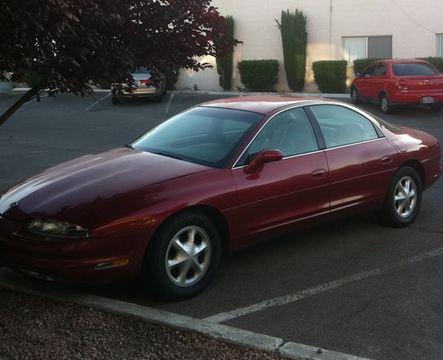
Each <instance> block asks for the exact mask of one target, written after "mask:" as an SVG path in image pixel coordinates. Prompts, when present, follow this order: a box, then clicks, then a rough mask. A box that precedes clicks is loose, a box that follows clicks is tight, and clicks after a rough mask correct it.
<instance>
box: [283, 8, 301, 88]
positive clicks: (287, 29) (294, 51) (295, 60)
mask: <svg viewBox="0 0 443 360" xmlns="http://www.w3.org/2000/svg"><path fill="white" fill-rule="evenodd" d="M277 26H278V28H279V29H280V33H281V39H282V44H283V57H284V64H285V70H286V79H287V81H288V86H289V88H290V89H291V90H293V91H302V90H303V88H304V86H305V77H306V46H307V43H308V33H307V32H306V16H305V15H304V13H303V12H302V11H299V10H295V12H293V13H292V12H290V11H289V10H287V11H282V13H281V21H280V22H278V21H277Z"/></svg>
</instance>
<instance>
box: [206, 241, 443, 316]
mask: <svg viewBox="0 0 443 360" xmlns="http://www.w3.org/2000/svg"><path fill="white" fill-rule="evenodd" d="M440 255H443V247H440V248H438V249H435V250H432V251H428V252H426V253H423V254H421V255H416V256H413V257H410V258H408V259H404V260H400V261H398V262H395V263H393V264H390V265H386V266H382V267H380V268H376V269H372V270H368V271H363V272H360V273H357V274H354V275H351V276H348V277H345V278H342V279H338V280H333V281H330V282H327V283H324V284H321V285H318V286H315V287H312V288H309V289H305V290H301V291H298V292H296V293H294V294H289V295H285V296H281V297H276V298H272V299H268V300H264V301H261V302H259V303H256V304H253V305H249V306H246V307H242V308H238V309H235V310H232V311H228V312H223V313H219V314H216V315H212V316H209V317H207V318H205V319H204V320H206V321H209V322H212V323H223V322H225V321H228V320H232V319H236V318H238V317H241V316H245V315H248V314H251V313H255V312H258V311H263V310H265V309H268V308H271V307H275V306H282V305H286V304H289V303H293V302H296V301H300V300H303V299H307V298H309V297H312V296H315V295H318V294H321V293H323V292H325V291H328V290H332V289H336V288H339V287H341V286H343V285H346V284H349V283H353V282H356V281H360V280H363V279H367V278H370V277H374V276H378V275H381V274H383V273H385V272H387V271H392V270H395V269H397V268H400V267H402V266H405V265H409V264H414V263H418V262H421V261H423V260H426V259H429V258H433V257H436V256H440Z"/></svg>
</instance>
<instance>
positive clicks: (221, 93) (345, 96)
mask: <svg viewBox="0 0 443 360" xmlns="http://www.w3.org/2000/svg"><path fill="white" fill-rule="evenodd" d="M170 92H171V93H176V94H195V95H216V96H260V95H274V96H282V95H283V96H290V97H321V98H334V99H349V97H350V95H349V94H323V93H295V92H281V93H280V92H241V91H211V90H208V91H205V90H197V91H195V90H172V91H170Z"/></svg>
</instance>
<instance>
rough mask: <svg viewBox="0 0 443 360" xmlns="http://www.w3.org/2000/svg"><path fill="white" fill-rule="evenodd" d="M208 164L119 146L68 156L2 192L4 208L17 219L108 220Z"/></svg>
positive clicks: (1, 208)
mask: <svg viewBox="0 0 443 360" xmlns="http://www.w3.org/2000/svg"><path fill="white" fill-rule="evenodd" d="M208 169H209V168H207V167H205V166H202V165H197V164H193V163H189V162H186V161H182V160H177V159H172V158H169V157H165V156H161V155H156V154H152V153H148V152H142V151H138V150H134V149H130V148H118V149H114V150H111V151H107V152H104V153H100V154H95V155H87V156H83V157H80V158H77V159H74V160H71V161H68V162H66V163H63V164H60V165H58V166H55V167H53V168H50V169H48V170H46V171H45V172H43V173H41V174H39V175H37V176H34V177H32V178H30V179H28V180H26V181H24V182H23V183H21V184H19V185H17V186H15V187H13V188H12V189H10V190H9V191H7V192H6V193H5V194H3V195H2V197H1V198H0V214H1V215H2V216H4V217H5V218H8V219H10V220H15V221H19V220H25V219H29V218H34V217H44V218H53V219H62V220H65V221H75V222H76V223H77V224H80V225H83V224H85V225H88V224H91V223H93V222H94V223H97V222H103V221H105V220H106V215H105V214H109V213H114V215H115V214H116V213H120V214H123V213H125V212H126V213H127V212H128V211H136V210H137V209H135V208H136V207H137V206H140V207H141V206H143V205H142V204H143V196H147V194H148V193H152V192H153V191H156V192H161V188H162V186H161V184H162V183H164V182H165V181H167V180H172V179H174V178H178V177H183V176H187V175H191V174H194V173H198V172H202V171H205V170H208ZM122 197H124V199H123V200H122ZM126 200H127V201H126ZM150 200H152V196H150ZM117 204H118V205H117ZM108 216H109V215H108ZM91 217H95V219H94V220H92V219H91Z"/></svg>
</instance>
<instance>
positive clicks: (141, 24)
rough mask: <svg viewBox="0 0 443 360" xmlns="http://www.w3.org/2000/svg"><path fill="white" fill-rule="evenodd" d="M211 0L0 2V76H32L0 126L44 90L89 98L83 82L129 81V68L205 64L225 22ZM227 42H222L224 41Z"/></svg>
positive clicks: (87, 85) (163, 68)
mask: <svg viewBox="0 0 443 360" xmlns="http://www.w3.org/2000/svg"><path fill="white" fill-rule="evenodd" d="M210 3H211V0H156V1H152V0H28V1H17V0H2V1H1V2H0V23H1V24H2V25H1V27H0V81H2V80H7V79H6V76H5V74H6V73H13V80H22V79H23V76H24V75H25V74H30V73H32V74H35V75H34V76H33V79H40V81H37V83H34V84H33V85H34V86H33V87H32V89H31V90H29V91H28V92H27V93H26V94H24V95H23V96H22V97H21V98H20V99H19V100H18V101H17V102H16V103H15V104H14V105H13V106H12V107H11V108H10V109H8V110H7V111H6V112H5V113H4V114H3V115H2V116H1V117H0V126H1V125H2V124H3V123H4V122H5V121H6V120H7V119H8V118H9V117H10V116H11V115H12V114H13V113H14V112H15V111H16V110H17V109H18V108H19V107H20V106H21V105H23V104H24V103H25V102H26V101H28V100H30V99H31V98H33V97H34V96H36V95H37V96H38V94H39V93H40V92H41V91H42V90H43V89H47V90H49V93H50V94H53V93H55V92H70V93H73V94H75V95H88V94H91V93H92V92H93V90H92V88H91V86H90V84H93V83H100V82H104V81H107V82H125V83H128V82H130V81H131V77H130V70H131V69H132V68H133V67H134V66H146V67H148V68H150V69H153V71H154V73H156V72H157V73H158V72H163V71H167V70H168V69H177V68H180V67H185V68H191V69H194V70H196V71H198V70H200V69H204V68H206V67H210V64H208V63H201V62H199V61H198V60H197V58H198V57H199V56H204V55H214V56H215V54H216V49H215V45H214V43H215V42H217V40H218V39H219V38H220V37H221V36H222V35H223V34H224V33H225V32H226V29H227V22H226V20H225V19H224V18H223V17H222V16H221V15H220V14H219V13H218V11H217V9H216V8H214V7H213V6H211V5H210ZM228 45H229V44H228Z"/></svg>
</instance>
